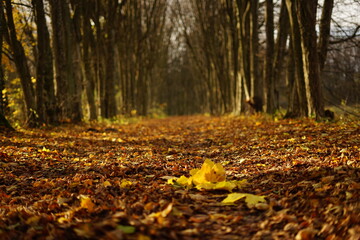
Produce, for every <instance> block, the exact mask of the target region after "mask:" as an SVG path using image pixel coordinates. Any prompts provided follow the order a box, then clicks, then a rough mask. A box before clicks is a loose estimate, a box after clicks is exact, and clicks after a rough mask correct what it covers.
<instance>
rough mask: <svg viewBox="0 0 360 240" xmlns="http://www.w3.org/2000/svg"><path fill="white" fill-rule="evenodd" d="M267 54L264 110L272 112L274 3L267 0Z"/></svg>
mask: <svg viewBox="0 0 360 240" xmlns="http://www.w3.org/2000/svg"><path fill="white" fill-rule="evenodd" d="M265 2H266V16H265V22H266V56H265V68H264V108H265V109H264V110H265V112H267V113H270V114H272V113H273V112H274V91H275V89H274V81H273V61H274V3H273V1H272V0H266V1H265Z"/></svg>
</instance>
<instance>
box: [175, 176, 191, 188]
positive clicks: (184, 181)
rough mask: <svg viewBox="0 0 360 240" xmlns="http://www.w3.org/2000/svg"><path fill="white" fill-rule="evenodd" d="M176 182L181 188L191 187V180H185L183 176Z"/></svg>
mask: <svg viewBox="0 0 360 240" xmlns="http://www.w3.org/2000/svg"><path fill="white" fill-rule="evenodd" d="M176 182H177V183H178V184H180V185H183V186H191V185H192V178H191V177H190V178H187V177H185V176H181V177H179V178H178V179H177V180H176Z"/></svg>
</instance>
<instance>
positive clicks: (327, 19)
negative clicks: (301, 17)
mask: <svg viewBox="0 0 360 240" xmlns="http://www.w3.org/2000/svg"><path fill="white" fill-rule="evenodd" d="M333 7H334V0H325V1H324V7H323V10H322V15H321V20H320V35H319V43H318V50H319V64H320V71H322V70H323V69H324V66H325V61H326V55H327V52H328V46H329V38H330V24H331V15H332V10H333Z"/></svg>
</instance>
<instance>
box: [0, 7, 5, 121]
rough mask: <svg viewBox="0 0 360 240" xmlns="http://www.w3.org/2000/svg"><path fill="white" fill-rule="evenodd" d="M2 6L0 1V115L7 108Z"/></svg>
mask: <svg viewBox="0 0 360 240" xmlns="http://www.w3.org/2000/svg"><path fill="white" fill-rule="evenodd" d="M3 9H4V6H3V2H2V1H0V114H4V113H5V109H6V107H7V104H6V101H5V99H6V98H5V97H6V96H4V94H3V91H4V90H5V77H4V69H3V65H2V52H3V33H4V31H5V27H4V26H5V21H4V19H5V18H4V11H3Z"/></svg>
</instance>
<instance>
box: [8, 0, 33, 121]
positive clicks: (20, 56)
mask: <svg viewBox="0 0 360 240" xmlns="http://www.w3.org/2000/svg"><path fill="white" fill-rule="evenodd" d="M5 4H6V5H5V8H6V16H7V28H8V31H9V38H8V39H9V45H10V46H11V49H12V51H13V54H14V62H15V65H16V69H17V71H18V73H19V76H20V81H21V87H22V90H23V93H24V99H25V109H26V125H27V126H29V127H35V126H36V125H37V117H36V104H35V94H34V89H33V86H32V83H31V75H30V70H29V67H28V65H27V59H26V55H25V51H24V48H23V46H22V45H21V43H20V41H19V40H18V39H17V36H16V30H15V24H14V19H13V13H12V5H11V1H10V0H5Z"/></svg>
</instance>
